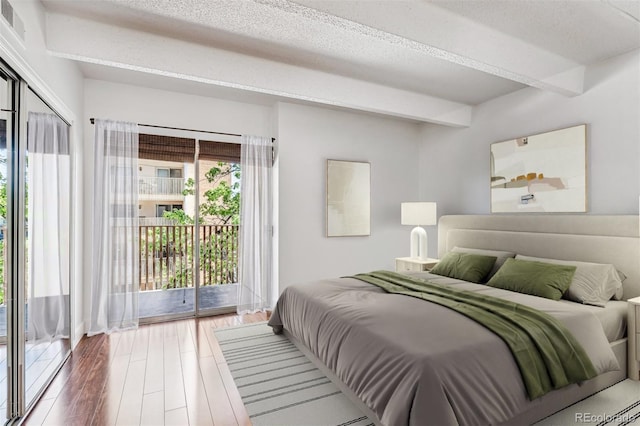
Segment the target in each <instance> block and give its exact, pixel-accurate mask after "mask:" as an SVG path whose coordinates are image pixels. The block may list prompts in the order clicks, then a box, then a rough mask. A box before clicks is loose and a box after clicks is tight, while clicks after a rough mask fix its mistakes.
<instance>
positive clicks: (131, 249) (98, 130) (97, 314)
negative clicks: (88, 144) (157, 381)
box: [87, 120, 139, 336]
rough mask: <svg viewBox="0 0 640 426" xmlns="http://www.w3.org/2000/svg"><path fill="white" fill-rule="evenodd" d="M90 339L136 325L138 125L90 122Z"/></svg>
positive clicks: (103, 121) (137, 286) (105, 121)
mask: <svg viewBox="0 0 640 426" xmlns="http://www.w3.org/2000/svg"><path fill="white" fill-rule="evenodd" d="M94 149H95V153H94V165H93V171H94V183H93V197H94V200H93V217H92V226H93V258H92V260H93V262H92V266H93V269H92V270H93V272H92V280H91V316H90V321H91V323H90V327H89V332H88V333H87V334H88V335H89V336H92V335H95V334H98V333H108V332H111V331H118V330H124V329H129V328H135V327H137V326H138V291H139V260H138V259H139V258H138V256H139V251H138V250H139V247H138V241H139V240H138V235H139V228H138V125H137V124H134V123H124V122H116V121H110V120H95V146H94Z"/></svg>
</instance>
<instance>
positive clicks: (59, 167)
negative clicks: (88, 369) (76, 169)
mask: <svg viewBox="0 0 640 426" xmlns="http://www.w3.org/2000/svg"><path fill="white" fill-rule="evenodd" d="M0 86H1V88H0V109H1V110H2V111H0V254H1V256H0V345H1V346H0V408H1V409H2V411H4V413H5V418H6V420H7V421H12V420H14V419H17V418H20V417H22V416H24V414H25V413H26V411H28V410H29V408H30V407H31V406H33V405H34V404H35V402H37V399H38V397H39V396H40V395H41V393H42V392H43V390H44V388H45V387H46V385H47V384H48V383H49V382H50V381H51V380H52V378H53V376H54V375H55V373H56V372H57V371H58V369H59V368H60V367H61V365H62V363H63V362H64V360H65V359H66V357H67V356H68V355H69V353H70V324H71V321H70V302H71V299H70V282H71V219H72V215H71V194H72V191H71V146H70V137H69V136H70V135H69V130H70V126H69V124H68V123H67V122H65V121H64V120H63V119H62V118H61V117H60V116H59V115H58V114H57V113H56V112H55V111H54V110H53V109H52V108H51V107H50V106H49V105H47V103H46V102H44V101H43V100H42V99H41V98H40V97H39V96H38V95H37V93H36V92H35V91H34V90H32V89H31V88H29V87H28V85H27V84H26V83H25V82H24V81H22V80H21V79H20V77H19V76H18V75H16V74H15V73H13V72H12V70H11V69H10V68H9V67H7V66H6V65H4V64H2V63H0Z"/></svg>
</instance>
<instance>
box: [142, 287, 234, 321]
mask: <svg viewBox="0 0 640 426" xmlns="http://www.w3.org/2000/svg"><path fill="white" fill-rule="evenodd" d="M194 296H195V289H194V288H193V287H191V288H177V289H168V290H148V291H141V292H140V295H139V299H138V312H139V314H140V318H149V317H154V316H160V315H172V314H180V313H187V312H192V311H193V310H194ZM237 300H238V284H217V285H207V286H202V287H200V295H199V300H198V303H199V305H200V309H201V310H204V309H216V308H227V307H230V306H231V307H232V306H235V305H236V303H237Z"/></svg>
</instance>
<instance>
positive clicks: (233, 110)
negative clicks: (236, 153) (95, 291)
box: [83, 80, 272, 327]
mask: <svg viewBox="0 0 640 426" xmlns="http://www.w3.org/2000/svg"><path fill="white" fill-rule="evenodd" d="M84 93H85V99H84V105H85V109H84V118H83V120H84V121H85V122H86V123H89V118H91V117H94V118H102V119H112V120H123V121H130V122H135V123H145V124H154V125H162V126H170V127H180V128H187V129H198V130H210V131H216V132H225V133H238V134H255V135H264V136H269V135H271V131H272V118H271V114H272V111H271V108H270V107H267V106H262V105H254V104H248V103H241V102H232V101H226V100H221V99H215V98H209V97H202V96H194V95H185V94H181V93H176V92H169V91H163V90H156V89H150V88H145V87H140V86H130V85H126V84H119V83H111V82H106V81H100V80H85V87H84ZM140 129H141V131H145V132H148V133H156V134H167V135H170V136H184V137H194V138H203V139H208V140H219V141H236V142H239V139H238V138H223V137H219V136H216V135H207V134H202V133H186V132H172V131H168V130H154V129H152V128H148V127H141V128H140ZM93 131H94V126H91V125H87V126H86V130H85V136H84V139H85V143H86V150H85V165H86V168H85V171H86V172H85V175H84V181H85V187H86V188H92V187H93V166H92V164H93ZM92 203H93V197H92V196H91V192H90V191H87V194H86V197H85V204H84V209H85V212H87V213H86V214H88V215H90V214H91V213H90V212H91V211H92V209H91V205H92ZM84 233H85V235H84V238H85V244H86V250H85V255H84V262H85V270H84V281H85V282H87V283H90V282H91V272H92V271H91V258H92V251H91V242H92V229H91V221H90V220H87V221H86V223H85V229H84ZM88 296H89V295H88V294H87V295H86V297H85V306H86V308H85V316H88V314H89V310H88V307H89V304H90V300H89V297H88ZM87 327H88V318H87Z"/></svg>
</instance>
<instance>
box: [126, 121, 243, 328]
mask: <svg viewBox="0 0 640 426" xmlns="http://www.w3.org/2000/svg"><path fill="white" fill-rule="evenodd" d="M138 157H139V178H138V180H139V189H138V200H139V206H138V211H139V218H140V244H139V245H140V305H139V306H140V319H141V320H142V321H143V322H152V321H161V320H165V319H172V318H176V317H186V316H197V315H210V314H215V313H221V312H229V311H233V310H234V309H235V306H236V303H237V293H238V287H237V283H238V264H239V258H238V253H239V251H238V234H239V233H238V229H239V210H240V166H239V162H240V145H239V144H233V143H223V142H214V141H204V140H198V139H191V138H181V137H173V136H164V135H152V134H145V133H141V134H140V136H139V155H138Z"/></svg>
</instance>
